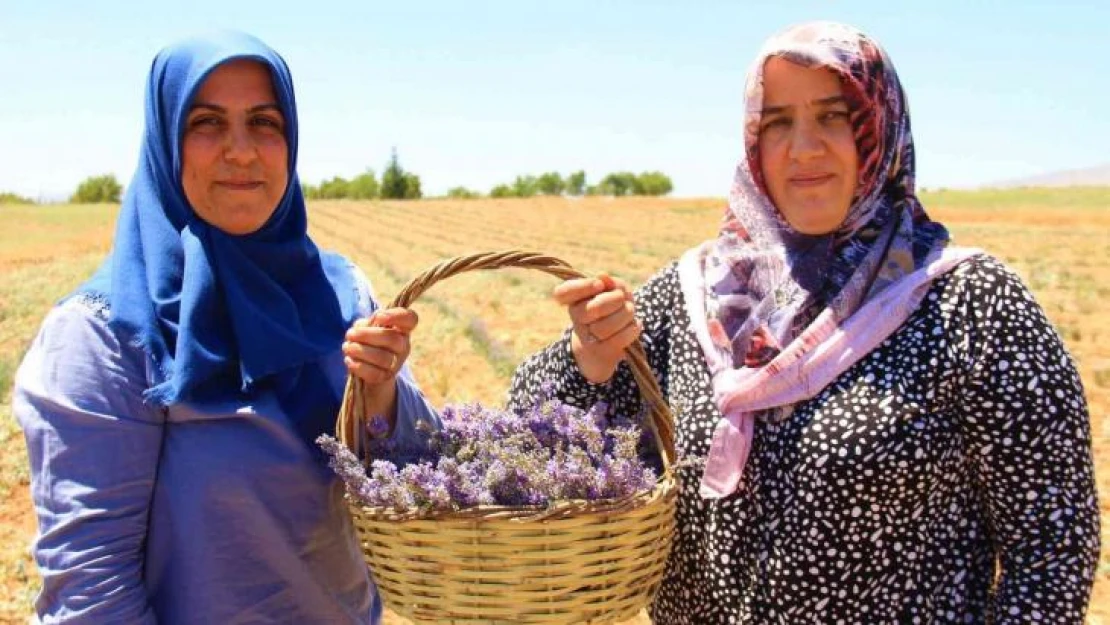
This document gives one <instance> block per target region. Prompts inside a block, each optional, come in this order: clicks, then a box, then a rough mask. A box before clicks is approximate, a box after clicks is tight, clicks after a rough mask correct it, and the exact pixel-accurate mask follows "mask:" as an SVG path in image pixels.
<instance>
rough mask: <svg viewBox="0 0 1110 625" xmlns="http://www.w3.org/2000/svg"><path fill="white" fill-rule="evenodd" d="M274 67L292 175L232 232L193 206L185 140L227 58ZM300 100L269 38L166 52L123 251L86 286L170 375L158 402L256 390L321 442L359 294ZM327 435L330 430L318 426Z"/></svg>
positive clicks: (236, 37)
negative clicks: (257, 216)
mask: <svg viewBox="0 0 1110 625" xmlns="http://www.w3.org/2000/svg"><path fill="white" fill-rule="evenodd" d="M239 59H249V60H253V61H257V62H259V63H262V64H263V65H265V66H267V67H268V68H269V70H270V74H271V76H272V80H273V87H274V93H275V95H276V96H277V98H278V104H279V106H280V108H281V112H282V114H283V115H284V116H285V133H286V141H287V144H288V148H289V158H288V167H289V184H288V187H287V188H286V190H285V194H284V195H283V197H282V198H281V202H280V204H278V206H277V209H276V210H275V211H274V214H273V215H272V216H271V217H270V219H269V220H268V221H267V222H266V223H265V224H264V225H263V226H262V228H260V229H259V230H258V231H257V232H254V233H252V234H248V235H231V234H227V233H225V232H223V231H222V230H220V229H218V228H216V227H214V226H211V225H209V224H208V223H206V222H205V221H204V220H202V219H201V218H200V217H199V216H197V214H196V213H195V212H194V211H193V210H192V208H191V207H190V205H189V203H188V201H187V200H186V198H185V192H184V190H183V188H182V185H181V166H182V153H181V144H182V137H183V134H184V125H185V121H186V118H187V117H188V113H189V107H190V104H191V103H192V100H193V97H194V96H195V94H196V92H197V91H198V89H199V88H200V86H201V84H202V83H203V82H204V80H205V78H206V77H207V76H208V75H209V74H210V73H211V72H212V70H214V69H215V68H216V67H218V66H219V65H221V64H223V63H226V62H228V61H232V60H239ZM296 162H297V109H296V102H295V100H294V97H293V82H292V76H291V75H290V73H289V68H288V67H287V66H286V64H285V61H284V60H283V59H282V58H281V57H280V56H279V55H278V54H277V53H276V52H275V51H273V50H272V49H270V48H269V47H268V46H266V45H265V44H264V43H262V42H261V41H259V40H257V39H255V38H254V37H251V36H249V35H245V34H242V33H235V32H225V33H219V34H217V35H214V36H208V37H203V38H195V39H190V40H186V41H182V42H180V43H178V44H175V45H172V46H170V47H168V48H166V49H164V50H162V51H161V52H160V53H158V55H157V56H156V57H155V59H154V63H153V65H152V67H151V71H150V76H149V80H148V83H147V92H146V130H145V132H144V135H143V144H142V150H141V153H140V156H139V166H138V169H137V171H136V172H135V176H134V178H133V179H132V180H131V183H130V185H129V186H128V189H127V193H126V195H125V197H124V200H123V205H122V207H121V209H120V214H119V221H118V223H117V229H116V237H115V241H114V244H113V249H112V252H111V255H110V256H109V257H108V259H107V260H106V261H105V263H104V265H103V266H102V267H101V270H100V271H99V272H98V273H97V274H96V275H95V276H94V277H93V278H92V279H91V280H90V281H89V282H88V283H86V284H85V285H84V286H83V287H82V288H81V289H80V291H84V292H86V293H91V294H93V295H96V296H100V297H103V298H105V299H107V300H108V301H109V303H110V306H111V316H110V318H109V323H110V325H111V326H113V327H115V328H116V329H117V330H119V331H121V332H123V333H124V335H125V336H127V337H129V339H130V340H131V341H132V342H133V343H134V344H137V345H138V346H140V347H141V348H142V349H143V350H144V351H145V352H146V353H148V354H149V355H150V357H151V358H152V360H153V363H154V364H155V365H156V366H157V368H158V369H159V370H160V372H161V374H162V376H161V377H162V379H161V381H160V382H158V383H157V384H155V385H154V386H152V387H151V388H149V389H148V390H147V391H146V393H145V399H146V400H147V401H148V402H150V403H152V404H155V405H162V406H168V405H170V404H173V403H176V402H182V401H221V400H226V399H239V398H249V397H251V396H252V395H253V394H254V393H256V392H258V391H260V390H261V389H263V388H271V389H273V390H274V391H276V392H277V393H278V397H279V399H281V400H282V404H283V407H284V408H285V410H286V411H287V413H288V414H289V416H290V417H291V418H292V419H293V420H294V422H298V425H297V426H298V428H302V427H304V428H305V431H304V432H302V433H303V434H304V435H305V436H306V437H311V436H312V435H313V431H316V430H319V431H326V430H327V429H328V424H329V422H330V423H334V419H335V414H336V410H337V409H338V396H337V393H336V392H335V391H334V390H333V389H332V387H331V385H330V384H328V382H327V379H326V377H325V375H324V374H323V371H322V370H321V369H320V366H319V361H320V359H321V357H323V356H325V355H327V354H334V353H335V352H336V350H337V349H338V348H339V347H340V345H341V343H342V340H343V334H344V332H345V330H346V328H347V327H348V326H349V325H350V323H351V322H353V320H354V316H355V314H356V306H357V291H356V285H355V283H354V278H353V276H352V275H351V272H350V271H348V270H346V268H345V267H344V268H340V267H337V266H336V265H337V264H339V263H340V262H341V260H342V259H340V258H339V257H337V256H335V255H331V254H325V255H321V254H320V252H319V250H318V249H317V248H316V245H315V244H314V243H313V242H312V241H311V240H310V239H309V238H308V233H307V214H306V211H305V203H304V196H303V195H302V193H301V187H300V183H299V181H298V179H297V175H296ZM317 433H318V432H317Z"/></svg>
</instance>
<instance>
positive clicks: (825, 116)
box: [820, 111, 848, 123]
mask: <svg viewBox="0 0 1110 625" xmlns="http://www.w3.org/2000/svg"><path fill="white" fill-rule="evenodd" d="M820 119H821V121H822V122H823V123H831V122H837V123H839V122H846V121H848V111H825V112H824V113H822V114H821V117H820Z"/></svg>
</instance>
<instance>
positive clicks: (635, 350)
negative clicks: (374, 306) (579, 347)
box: [335, 250, 675, 469]
mask: <svg viewBox="0 0 1110 625" xmlns="http://www.w3.org/2000/svg"><path fill="white" fill-rule="evenodd" d="M513 267H517V268H524V269H535V270H537V271H542V272H544V273H549V274H551V275H553V276H556V277H559V278H562V279H564V280H566V279H569V278H584V277H585V274H583V273H582V272H580V271H578V270H577V269H575V268H573V267H571V266H570V265H569V264H567V263H566V262H564V261H562V260H560V259H558V258H555V257H554V256H547V255H545V254H539V253H536V252H524V251H519V250H507V251H501V252H487V253H480V254H470V255H466V256H457V257H455V258H450V259H447V260H445V261H442V262H440V263H438V264H436V265H435V266H433V267H431V268H429V269H427V270H425V271H424V272H423V273H421V274H420V275H418V276H417V277H415V278H413V279H412V281H410V282H409V283H408V285H406V286H405V287H404V288H403V289H401V292H400V293H399V294H398V295H397V297H395V298H393V301H392V302H391V303H390V304H389V308H397V307H401V308H407V307H408V306H409V305H410V304H412V302H414V301H416V299H417V298H418V297H420V295H422V294H423V293H424V292H425V291H427V290H428V289H429V288H431V286H432V285H433V284H435V283H436V282H439V281H440V280H443V279H445V278H449V277H451V276H454V275H456V274H460V273H465V272H468V271H476V270H479V269H503V268H513ZM625 354H626V356H627V361H628V364H629V366H630V367H631V369H632V377H633V378H635V380H636V385H637V387H638V388H639V390H640V396H641V397H642V398H643V400H644V401H645V402H646V403H647V405H648V409H649V413H650V419H649V420H648V425H649V427H650V428H651V431H652V434H653V435H654V437H655V443H656V445H657V446H658V448H659V450H660V451H661V453H662V454H663V463H664V466H665V467H666V468H667V469H670V467H671V466H672V465H673V464H674V457H675V448H674V416H673V415H672V414H671V410H670V408H669V407H668V405H667V400H666V399H665V398H664V397H663V392H662V391H661V390H660V389H659V383H658V382H656V380H655V374H654V373H653V372H652V370H651V367H650V366H649V365H648V361H647V354H645V353H644V346H643V344H642V343H641V342H640V341H636V342H635V343H633V344H631V345H629V346H628V347H627V348H625ZM365 412H366V399H365V383H364V382H363V381H362V380H361V379H360V378H357V377H355V376H352V375H350V374H349V373H348V375H347V386H346V388H345V389H344V391H343V405H342V406H341V407H340V409H339V418H338V420H337V421H336V424H335V436H336V438H338V439H339V440H340V441H341V442H342V443H343V444H344V445H346V446H347V447H348V448H349V449H350V450H351V451H353V452H354V453H355V455H359V453H360V446H361V437H360V436H358V435H357V434H356V433H357V432H358V423H359V415H363V414H365Z"/></svg>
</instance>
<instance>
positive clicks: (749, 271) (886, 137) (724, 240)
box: [701, 22, 948, 368]
mask: <svg viewBox="0 0 1110 625" xmlns="http://www.w3.org/2000/svg"><path fill="white" fill-rule="evenodd" d="M771 57H781V58H783V59H786V60H788V61H790V62H792V63H796V64H798V65H802V66H804V67H810V68H816V67H819V68H824V69H828V70H830V71H832V72H834V73H835V74H836V76H837V77H838V78H839V80H840V83H841V85H842V87H843V90H844V97H845V99H846V100H847V102H848V105H849V111H850V113H849V115H850V117H849V121H850V124H851V126H852V129H853V133H854V136H855V143H856V148H857V150H858V152H859V164H860V165H859V181H858V186H857V190H856V194H855V196H854V198H853V201H852V204H851V207H850V208H849V211H848V214H847V217H846V218H845V220H844V222H843V223H842V224H841V225H840V227H839V228H838V229H837V230H836V231H835V232H832V233H830V234H828V235H823V236H812V235H804V234H801V233H799V232H797V231H796V230H794V229H793V228H792V227H791V226H790V225H789V224H788V223H787V222H786V220H785V219H784V218H783V216H782V215H781V214H780V213H779V211H778V210H777V209H776V208H775V205H774V203H773V202H772V200H771V198H770V196H769V194H768V193H767V188H766V185H765V184H764V181H763V176H762V172H761V171H760V166H759V163H760V155H759V126H760V111H761V109H762V107H763V68H764V65H765V63H766V61H767V60H768V59H770V58H771ZM744 148H745V154H744V158H743V159H741V161H740V163H739V165H738V166H737V168H736V174H735V178H734V180H733V185H732V190H731V193H730V196H729V205H728V211H727V213H726V215H725V219H724V223H723V226H722V228H721V231H720V233H719V235H718V237H717V239H716V240H715V241H712V242H710V243H708V244H707V245H706V246H705V249H704V253H703V254H702V256H701V270H702V273H703V278H704V280H703V282H702V283H703V284H704V288H705V291H706V292H705V311H704V314H705V316H706V317H707V318H706V323H707V324H708V330H709V336H710V337H711V338H712V343H713V349H716V350H718V351H719V352H720V354H718V355H716V356H718V357H717V358H711V359H710V361H711V362H712V361H718V362H731V363H732V367H733V368H743V367H753V368H757V367H762V366H764V365H767V364H768V363H769V362H771V360H772V359H774V357H775V356H776V355H777V354H779V353H780V352H781V351H782V350H783V349H785V348H786V347H787V346H788V345H789V343H790V342H791V341H793V340H795V339H797V338H798V337H799V335H800V334H802V332H803V331H804V330H805V328H806V326H807V325H809V324H810V323H811V322H812V321H813V320H814V319H815V318H816V317H817V316H818V314H820V313H821V312H822V311H823V310H825V309H831V310H832V313H833V315H834V317H835V318H836V319H837V320H844V319H847V318H848V317H850V316H851V315H852V314H853V313H854V312H855V311H856V310H857V309H858V308H859V307H860V306H861V305H862V304H863V303H865V302H866V301H867V300H868V299H869V298H871V297H873V296H875V295H876V294H878V293H879V292H881V291H882V290H883V289H885V288H886V287H887V286H889V285H891V284H893V283H894V282H896V281H898V280H899V279H900V278H901V277H903V276H905V275H907V274H909V273H911V272H913V271H915V270H916V269H920V268H921V267H922V265H923V263H924V262H925V259H926V258H927V257H928V255H929V254H930V253H931V252H933V251H935V250H938V249H940V248H943V247H944V246H945V245H946V244H947V242H948V232H947V230H946V229H945V228H944V227H943V226H942V225H940V224H938V223H935V222H932V221H930V220H929V218H928V216H927V215H926V214H925V211H924V209H923V208H922V206H921V204H920V202H918V200H917V197H916V196H915V195H914V148H913V138H912V137H911V135H910V119H909V113H908V111H907V110H906V103H905V97H904V94H903V91H902V86H901V84H900V83H899V81H898V76H897V74H896V73H895V71H894V66H893V65H892V64H891V62H890V59H889V58H888V57H887V55H886V53H885V52H884V51H883V50H882V49H881V48H880V47H879V45H878V44H877V43H876V42H875V41H874V40H872V39H871V38H869V37H868V36H867V35H865V34H863V33H862V32H860V31H858V30H856V29H855V28H852V27H850V26H846V25H843V24H837V23H832V22H810V23H805V24H800V25H796V26H793V27H790V28H788V29H786V30H784V31H782V32H780V33H779V34H777V35H775V36H773V37H771V39H769V40H768V41H767V43H766V44H765V45H764V47H763V49H762V50H761V51H760V53H759V55H758V56H757V58H756V60H755V63H754V64H753V66H752V68H751V70H750V71H749V74H748V79H747V84H746V89H745V117H744ZM725 356H727V358H725Z"/></svg>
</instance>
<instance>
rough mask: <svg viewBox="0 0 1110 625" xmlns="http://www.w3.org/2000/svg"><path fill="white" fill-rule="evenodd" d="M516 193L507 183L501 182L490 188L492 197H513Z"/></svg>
mask: <svg viewBox="0 0 1110 625" xmlns="http://www.w3.org/2000/svg"><path fill="white" fill-rule="evenodd" d="M514 195H515V194H514V193H513V188H512V187H510V186H509V185H507V184H499V185H497V186H496V187H494V188H492V189H490V190H489V196H490V197H492V198H505V197H513V196H514Z"/></svg>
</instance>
